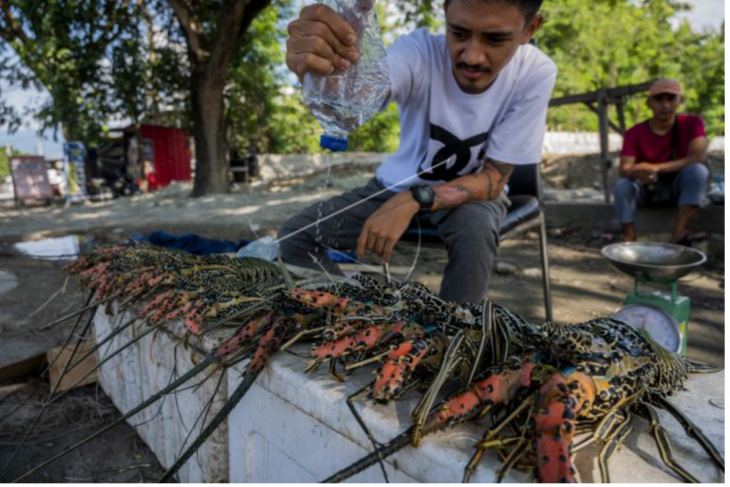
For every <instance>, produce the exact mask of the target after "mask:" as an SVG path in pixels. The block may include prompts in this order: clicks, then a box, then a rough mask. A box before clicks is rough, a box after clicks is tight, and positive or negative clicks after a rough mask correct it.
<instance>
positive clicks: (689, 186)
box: [613, 79, 709, 245]
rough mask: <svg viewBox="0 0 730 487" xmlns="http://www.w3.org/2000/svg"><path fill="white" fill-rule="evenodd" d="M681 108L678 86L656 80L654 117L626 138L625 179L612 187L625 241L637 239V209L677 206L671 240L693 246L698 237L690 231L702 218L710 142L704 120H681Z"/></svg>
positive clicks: (651, 97)
mask: <svg viewBox="0 0 730 487" xmlns="http://www.w3.org/2000/svg"><path fill="white" fill-rule="evenodd" d="M681 103H682V89H681V87H680V85H679V83H678V82H677V81H675V80H671V79H663V80H659V81H657V82H656V83H654V84H653V85H652V86H651V88H650V89H649V99H648V100H647V105H648V106H649V108H650V109H651V111H652V113H653V117H652V118H651V119H649V120H647V121H646V122H642V123H640V124H638V125H635V126H634V127H632V128H631V129H629V130H627V131H626V133H625V134H624V145H623V149H622V150H621V166H620V168H619V172H620V175H621V178H620V179H619V180H618V181H616V184H615V185H614V187H613V196H614V207H615V210H616V216H617V217H618V219H619V222H620V223H621V226H622V230H623V237H622V241H624V242H632V241H635V240H636V227H635V226H634V214H635V213H636V207H637V205H639V206H667V205H672V206H673V205H677V206H679V211H678V214H677V219H676V221H675V224H674V229H673V231H672V240H671V241H672V243H680V244H684V245H688V244H690V243H691V240H692V238H693V235H692V234H690V233H689V232H688V231H687V226H688V225H689V223H690V222H691V221H692V218H694V216H695V215H696V214H697V211H698V209H699V205H700V201H701V200H702V196H703V195H704V193H705V189H706V186H707V179H708V177H709V170H708V168H707V166H706V165H705V161H706V159H707V138H706V135H705V124H704V122H703V120H702V118H701V117H697V116H693V115H677V109H678V108H679V105H680V104H681Z"/></svg>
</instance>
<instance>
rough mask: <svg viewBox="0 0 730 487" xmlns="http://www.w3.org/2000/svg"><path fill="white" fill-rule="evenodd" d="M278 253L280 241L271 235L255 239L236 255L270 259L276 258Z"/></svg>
mask: <svg viewBox="0 0 730 487" xmlns="http://www.w3.org/2000/svg"><path fill="white" fill-rule="evenodd" d="M278 255H279V243H278V242H277V241H276V240H274V237H269V236H266V237H261V238H260V239H258V240H254V241H253V242H251V243H250V244H248V245H246V246H245V247H243V248H242V249H241V250H239V251H238V252H237V253H236V257H256V258H258V259H264V260H270V261H274V260H276V257H277V256H278Z"/></svg>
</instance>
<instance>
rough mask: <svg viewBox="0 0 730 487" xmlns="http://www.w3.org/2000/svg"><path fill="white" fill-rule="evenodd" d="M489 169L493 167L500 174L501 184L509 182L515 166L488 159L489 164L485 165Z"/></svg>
mask: <svg viewBox="0 0 730 487" xmlns="http://www.w3.org/2000/svg"><path fill="white" fill-rule="evenodd" d="M485 164H486V165H487V166H489V167H493V168H494V169H495V170H496V171H497V172H498V173H499V177H500V179H499V182H500V183H501V182H503V181H505V182H506V181H507V179H509V177H510V176H511V175H512V171H513V169H514V166H513V165H512V164H504V163H501V162H497V161H493V160H491V159H487V162H486V163H485Z"/></svg>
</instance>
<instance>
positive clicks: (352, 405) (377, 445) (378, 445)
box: [345, 384, 390, 483]
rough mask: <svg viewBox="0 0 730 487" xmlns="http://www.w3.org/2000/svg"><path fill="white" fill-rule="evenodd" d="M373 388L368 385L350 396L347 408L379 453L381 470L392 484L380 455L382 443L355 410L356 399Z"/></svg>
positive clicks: (386, 480)
mask: <svg viewBox="0 0 730 487" xmlns="http://www.w3.org/2000/svg"><path fill="white" fill-rule="evenodd" d="M371 389H372V387H371V385H370V384H368V385H366V386H365V387H363V388H362V389H360V390H359V391H357V392H355V393H354V394H352V395H350V396H348V398H347V400H346V401H345V402H346V403H347V407H348V408H349V409H350V412H351V413H352V415H353V416H354V417H355V420H356V421H357V424H359V425H360V428H362V430H363V432H364V433H365V435H366V436H367V437H368V439H369V440H370V443H372V445H373V448H374V449H375V450H374V451H375V452H377V453H378V457H379V458H378V463H379V464H380V469H381V470H382V471H383V477H385V482H386V483H390V480H388V472H386V470H385V463H384V462H383V458H382V456H381V455H380V453H379V452H380V448H381V446H382V443H380V442H379V441H378V440H376V439H375V437H374V436H373V434H372V433H371V432H370V429H369V428H368V427H367V425H366V424H365V421H364V420H363V419H362V416H360V413H358V412H357V409H356V408H355V402H354V401H355V398H356V397H358V396H360V395H362V393H364V392H366V391H369V390H371Z"/></svg>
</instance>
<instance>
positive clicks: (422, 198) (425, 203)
mask: <svg viewBox="0 0 730 487" xmlns="http://www.w3.org/2000/svg"><path fill="white" fill-rule="evenodd" d="M415 197H416V201H418V203H419V204H420V205H421V209H423V210H430V209H431V206H433V199H434V198H433V190H432V189H431V188H429V187H427V186H421V187H418V188H416V192H415Z"/></svg>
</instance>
